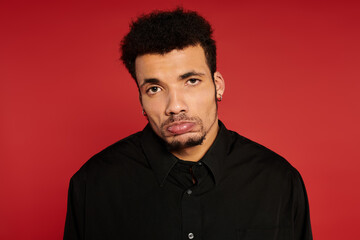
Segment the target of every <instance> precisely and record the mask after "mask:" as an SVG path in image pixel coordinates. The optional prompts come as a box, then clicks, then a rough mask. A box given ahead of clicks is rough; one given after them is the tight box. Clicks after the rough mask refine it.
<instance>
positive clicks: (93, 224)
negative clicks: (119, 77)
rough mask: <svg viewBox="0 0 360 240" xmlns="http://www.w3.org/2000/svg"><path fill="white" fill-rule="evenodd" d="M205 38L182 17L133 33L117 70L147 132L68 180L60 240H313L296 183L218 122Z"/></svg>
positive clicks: (134, 28) (157, 19)
mask: <svg viewBox="0 0 360 240" xmlns="http://www.w3.org/2000/svg"><path fill="white" fill-rule="evenodd" d="M211 37H212V28H211V26H210V25H209V23H208V22H207V21H206V20H205V19H203V18H202V17H200V16H199V15H198V14H197V13H195V12H191V11H184V10H182V9H176V10H174V11H169V12H153V13H151V14H149V15H145V16H142V17H140V18H139V19H138V20H137V21H135V22H133V23H132V25H131V30H130V32H129V33H128V34H127V35H126V36H125V37H124V39H123V41H122V44H121V50H122V60H123V62H124V64H125V66H126V67H127V69H128V70H129V72H130V74H131V75H132V77H133V78H134V79H135V81H136V83H137V86H138V89H139V98H140V103H141V106H142V108H143V114H144V116H145V117H146V118H147V119H148V122H149V123H148V125H147V126H146V127H145V129H144V130H143V131H141V132H138V133H136V134H134V135H131V136H129V137H127V138H125V139H123V140H121V141H119V142H117V143H115V144H114V145H112V146H110V147H108V148H106V149H105V150H103V151H101V152H100V153H98V154H96V155H95V156H94V157H92V158H91V159H90V160H89V161H88V162H87V163H85V165H84V166H83V167H82V168H81V169H80V170H79V171H78V172H77V173H76V174H75V175H74V176H73V177H72V178H71V181H70V187H69V199H68V211H67V218H66V225H65V235H64V239H156V240H158V239H159V240H160V239H171V240H175V239H178V240H180V239H204V240H227V239H229V240H230V239H231V240H235V239H261V240H266V239H312V234H311V227H310V218H309V208H308V201H307V197H306V192H305V187H304V184H303V182H302V180H301V177H300V175H299V173H298V172H297V171H296V170H295V169H294V168H293V167H292V166H291V165H290V164H289V163H288V162H287V161H286V160H284V159H283V158H282V157H280V156H279V155H277V154H276V153H274V152H272V151H270V150H268V149H266V148H265V147H263V146H261V145H259V144H257V143H254V142H252V141H250V140H248V139H246V138H244V137H242V136H240V135H239V134H237V133H236V132H233V131H229V130H227V129H226V128H225V126H224V124H223V123H222V122H220V121H219V120H218V115H217V102H219V101H221V100H222V97H223V94H224V90H225V84H224V79H223V77H222V76H221V74H220V73H219V72H217V71H216V47H215V42H214V40H213V39H212V38H211Z"/></svg>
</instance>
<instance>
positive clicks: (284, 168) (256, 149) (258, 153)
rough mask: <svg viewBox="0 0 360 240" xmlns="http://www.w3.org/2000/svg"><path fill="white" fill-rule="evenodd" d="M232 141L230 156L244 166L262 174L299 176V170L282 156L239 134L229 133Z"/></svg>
mask: <svg viewBox="0 0 360 240" xmlns="http://www.w3.org/2000/svg"><path fill="white" fill-rule="evenodd" d="M229 132H230V135H231V138H232V141H231V143H232V144H231V148H230V150H229V152H230V155H232V156H233V157H235V158H236V160H237V161H238V162H239V163H241V164H242V165H244V166H246V167H249V168H251V169H252V170H253V171H256V170H257V171H261V172H262V173H268V174H274V175H276V174H278V175H281V176H283V177H285V176H286V175H292V176H297V175H298V174H299V173H298V172H297V170H296V169H295V168H294V167H293V166H292V165H291V164H290V163H289V162H288V161H287V160H286V159H285V158H284V157H282V156H281V155H279V154H277V153H275V152H274V151H272V150H270V149H269V148H267V147H265V146H263V145H261V144H259V143H257V142H255V141H252V140H250V139H248V138H246V137H244V136H241V135H240V134H238V133H237V132H234V131H229Z"/></svg>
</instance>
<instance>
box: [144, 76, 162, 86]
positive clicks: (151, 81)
mask: <svg viewBox="0 0 360 240" xmlns="http://www.w3.org/2000/svg"><path fill="white" fill-rule="evenodd" d="M159 83H160V80H159V79H157V78H145V79H144V82H143V83H142V84H141V85H140V88H142V87H143V86H144V85H146V84H159Z"/></svg>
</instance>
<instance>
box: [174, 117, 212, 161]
mask: <svg viewBox="0 0 360 240" xmlns="http://www.w3.org/2000/svg"><path fill="white" fill-rule="evenodd" d="M218 131H219V123H218V119H217V118H216V120H215V121H214V123H213V124H212V126H211V127H210V129H209V131H208V133H207V134H206V137H205V139H204V141H203V142H202V144H200V145H197V146H193V147H187V148H183V149H180V150H177V151H172V152H171V153H172V154H173V155H174V156H176V157H177V158H179V159H181V160H185V161H191V162H197V161H199V160H200V159H201V158H202V157H203V156H204V155H205V153H206V152H207V151H208V150H209V148H210V147H211V145H212V144H213V143H214V141H215V138H216V136H217V134H218Z"/></svg>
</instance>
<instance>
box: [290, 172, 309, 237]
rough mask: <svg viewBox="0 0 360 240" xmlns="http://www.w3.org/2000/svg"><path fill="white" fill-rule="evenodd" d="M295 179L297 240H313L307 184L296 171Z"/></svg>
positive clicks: (294, 214) (295, 233) (294, 211)
mask: <svg viewBox="0 0 360 240" xmlns="http://www.w3.org/2000/svg"><path fill="white" fill-rule="evenodd" d="M295 176H296V177H295V179H294V198H295V199H294V205H293V216H294V236H295V238H294V239H296V240H312V239H313V237H312V231H311V224H310V211H309V202H308V197H307V194H306V189H305V184H304V182H303V180H302V178H301V176H300V174H299V173H298V172H297V171H296V175H295Z"/></svg>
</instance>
